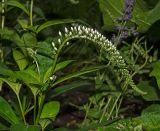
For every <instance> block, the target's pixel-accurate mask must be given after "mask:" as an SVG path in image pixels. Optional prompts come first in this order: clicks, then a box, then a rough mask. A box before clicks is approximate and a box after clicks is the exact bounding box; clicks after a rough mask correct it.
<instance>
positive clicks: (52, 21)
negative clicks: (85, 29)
mask: <svg viewBox="0 0 160 131" xmlns="http://www.w3.org/2000/svg"><path fill="white" fill-rule="evenodd" d="M73 22H76V20H72V19H62V20H51V21H47V22H45V23H43V24H41V25H40V26H39V27H38V29H37V31H36V32H37V33H39V32H40V31H42V30H44V29H45V28H47V27H50V26H53V25H60V24H66V23H73Z"/></svg>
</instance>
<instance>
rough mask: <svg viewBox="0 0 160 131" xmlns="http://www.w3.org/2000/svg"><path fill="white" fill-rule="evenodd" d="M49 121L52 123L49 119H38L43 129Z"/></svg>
mask: <svg viewBox="0 0 160 131" xmlns="http://www.w3.org/2000/svg"><path fill="white" fill-rule="evenodd" d="M50 123H52V120H50V119H40V120H39V124H40V125H41V127H42V129H43V130H44V129H45V128H46V127H47V126H48V125H49V124H50Z"/></svg>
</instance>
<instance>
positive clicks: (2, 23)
mask: <svg viewBox="0 0 160 131" xmlns="http://www.w3.org/2000/svg"><path fill="white" fill-rule="evenodd" d="M4 2H5V0H2V17H1V19H2V22H1V28H2V29H3V28H4V23H5V16H4V13H5V10H4Z"/></svg>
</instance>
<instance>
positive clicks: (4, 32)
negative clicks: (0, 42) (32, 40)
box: [0, 28, 27, 56]
mask: <svg viewBox="0 0 160 131" xmlns="http://www.w3.org/2000/svg"><path fill="white" fill-rule="evenodd" d="M0 34H1V38H2V39H6V40H10V41H12V42H14V43H15V44H16V45H17V46H18V47H19V48H20V49H21V50H22V51H23V53H24V55H25V56H26V55H27V52H26V49H25V48H24V47H25V43H24V40H22V39H21V38H20V36H19V35H18V34H17V32H16V31H15V30H12V29H9V28H4V29H0Z"/></svg>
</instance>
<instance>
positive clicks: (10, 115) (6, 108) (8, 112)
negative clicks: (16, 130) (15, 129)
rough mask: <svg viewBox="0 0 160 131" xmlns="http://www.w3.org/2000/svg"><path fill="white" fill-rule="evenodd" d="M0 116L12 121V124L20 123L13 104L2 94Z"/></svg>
mask: <svg viewBox="0 0 160 131" xmlns="http://www.w3.org/2000/svg"><path fill="white" fill-rule="evenodd" d="M0 116H1V117H2V118H4V119H5V120H6V121H8V122H10V123H11V124H18V123H19V119H18V118H17V116H16V115H15V113H14V111H13V110H12V108H11V106H10V105H9V104H8V103H7V101H6V100H5V99H4V98H3V97H1V96H0Z"/></svg>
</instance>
